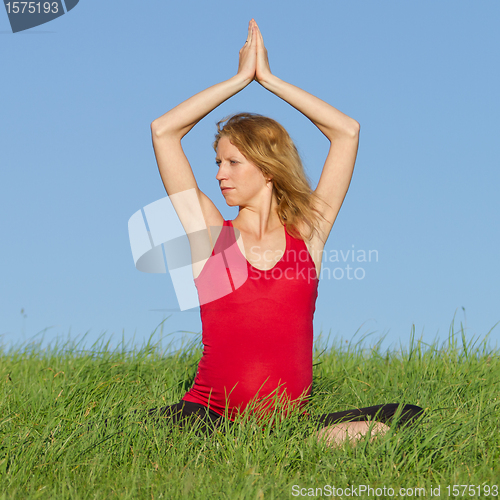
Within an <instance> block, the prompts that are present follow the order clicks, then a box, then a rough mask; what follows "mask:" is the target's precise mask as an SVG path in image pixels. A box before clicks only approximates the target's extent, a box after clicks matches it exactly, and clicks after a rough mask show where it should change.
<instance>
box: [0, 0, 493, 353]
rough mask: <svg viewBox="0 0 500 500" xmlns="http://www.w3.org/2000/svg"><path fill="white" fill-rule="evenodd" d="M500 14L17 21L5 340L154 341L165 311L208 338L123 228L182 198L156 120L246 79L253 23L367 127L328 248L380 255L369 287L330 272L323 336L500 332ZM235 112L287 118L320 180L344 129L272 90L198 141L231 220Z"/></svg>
mask: <svg viewBox="0 0 500 500" xmlns="http://www.w3.org/2000/svg"><path fill="white" fill-rule="evenodd" d="M499 14H500V4H499V3H498V2H497V1H493V0H490V1H484V2H474V3H472V2H464V1H453V2H452V1H451V0H449V1H443V2H430V1H419V2H402V1H395V0H393V1H377V2H373V1H359V2H358V1H354V2H339V1H332V2H312V3H310V4H308V6H307V7H306V4H305V3H304V2H289V1H287V2H284V1H279V2H263V1H256V2H248V3H246V2H245V3H243V2H229V1H221V2H217V3H216V4H214V3H209V2H201V1H199V2H183V3H181V2H158V1H157V2H147V3H145V2H138V1H136V2H133V1H128V0H126V1H121V2H96V1H92V0H81V1H80V2H79V4H78V5H77V6H76V7H75V8H74V9H73V10H72V11H71V12H69V13H68V14H66V15H63V16H61V17H59V18H58V19H56V20H54V21H52V22H50V23H47V24H45V25H41V26H39V27H36V28H33V29H31V30H28V31H25V32H20V33H16V34H12V33H10V26H9V23H8V18H7V15H6V13H5V12H3V13H0V43H1V46H2V90H3V92H2V95H3V99H2V106H1V118H2V119H1V121H0V126H1V143H2V146H1V148H0V208H1V216H0V234H1V240H0V258H1V260H0V262H1V264H0V266H1V267H0V343H3V344H4V345H19V344H20V343H22V342H26V341H28V340H29V339H31V338H33V337H34V336H35V335H36V334H39V333H40V332H42V331H44V330H45V334H44V335H45V339H46V341H47V342H49V341H52V340H54V339H56V338H59V339H68V338H71V339H77V338H80V337H81V336H82V335H83V334H85V333H87V340H86V343H87V345H90V344H91V342H92V341H94V340H95V339H97V338H98V337H99V335H101V334H103V333H105V334H106V335H107V336H111V335H113V342H115V343H118V342H119V341H120V340H121V339H122V337H123V338H125V339H126V340H127V341H130V342H134V343H136V344H141V343H142V342H143V341H144V340H145V339H147V338H148V337H149V335H150V334H151V333H152V332H153V331H154V329H155V327H156V326H157V325H158V324H159V323H160V322H161V321H162V320H163V319H165V318H167V317H168V319H167V320H166V321H165V323H164V330H163V331H164V333H165V334H166V333H170V332H172V336H171V337H170V338H175V339H179V338H180V337H181V336H182V335H183V334H182V333H181V332H182V331H187V332H194V333H197V332H200V331H201V323H200V320H199V313H198V312H197V311H196V310H195V311H185V312H182V313H181V312H172V311H163V310H165V309H178V304H177V301H176V297H175V294H174V289H173V286H172V282H171V280H170V278H169V276H168V275H167V274H163V275H162V274H145V273H141V272H139V271H137V270H136V269H135V267H134V262H133V259H132V254H131V249H130V243H129V239H128V229H127V223H128V219H129V218H130V217H131V216H132V214H133V213H135V212H136V211H137V210H139V209H141V208H142V207H144V206H145V205H148V204H150V203H152V202H154V201H156V200H158V199H160V198H162V197H164V196H165V191H164V188H163V185H162V182H161V179H160V176H159V174H158V170H157V166H156V162H155V157H154V152H153V148H152V144H151V135H150V124H151V122H152V121H153V120H154V119H155V118H157V117H158V116H160V115H162V114H163V113H165V112H166V111H168V110H169V109H170V108H172V107H174V106H175V105H177V104H178V103H179V102H181V101H182V100H184V99H187V98H188V97H190V96H191V95H193V94H194V93H196V92H199V91H200V90H202V89H204V88H206V87H208V86H210V85H213V84H215V83H217V82H219V81H222V80H225V79H227V78H230V77H231V76H233V75H234V73H235V72H236V70H237V65H238V51H239V49H240V48H241V46H242V45H243V43H244V41H245V39H246V30H247V25H248V21H249V20H250V19H251V18H252V17H254V18H255V19H256V20H257V22H258V23H259V26H260V28H261V31H262V33H263V35H264V40H265V43H266V46H267V49H268V52H269V59H270V63H271V69H272V70H273V72H274V73H275V74H276V75H277V76H279V77H280V78H282V79H283V80H286V81H289V82H290V83H293V84H294V85H297V86H299V87H301V88H304V89H305V90H307V91H309V92H311V93H313V94H315V95H317V96H318V97H320V98H321V99H323V100H325V101H327V102H329V103H330V104H332V105H333V106H335V107H337V108H338V109H340V110H341V111H343V112H344V113H346V114H348V115H349V116H352V117H353V118H355V119H356V120H357V121H358V122H359V123H360V124H361V136H360V145H359V152H358V160H357V163H356V168H355V172H354V176H353V180H352V183H351V187H350V190H349V192H348V195H347V197H346V200H345V202H344V206H343V207H342V210H341V212H340V214H339V217H338V219H337V222H336V224H335V226H334V228H333V230H332V233H331V235H330V239H329V240H328V243H327V247H326V249H325V250H326V251H327V252H333V251H335V250H336V251H338V252H340V251H342V252H344V254H345V253H346V252H347V251H348V250H351V251H352V249H355V250H356V251H357V250H364V251H369V250H376V252H377V255H378V259H377V260H376V261H375V260H372V262H367V263H363V264H362V267H363V270H364V278H363V279H352V280H348V279H347V277H346V276H344V278H343V279H334V278H331V279H323V280H322V281H321V282H320V285H319V298H318V301H317V304H316V315H315V334H316V335H319V334H320V333H321V332H322V333H323V335H328V333H329V332H330V335H331V338H334V337H337V338H340V337H342V338H343V339H344V340H350V339H352V338H353V336H354V334H355V333H356V331H358V330H359V332H358V334H357V336H356V337H354V339H355V340H356V339H358V338H360V337H361V336H363V335H365V334H371V336H370V337H369V339H373V341H374V340H376V339H379V338H380V337H382V336H385V342H384V346H386V347H393V348H396V347H398V346H399V345H400V344H402V345H407V344H408V341H409V337H410V332H411V329H412V325H415V331H416V335H417V337H420V336H423V338H424V340H425V341H427V342H432V341H433V340H434V339H435V338H436V337H438V338H439V339H441V340H445V339H446V337H447V334H448V330H449V328H450V324H451V322H452V319H453V317H454V316H455V315H456V320H455V322H456V325H459V324H460V322H462V323H464V325H465V326H466V335H467V338H468V339H473V338H483V337H484V335H485V334H486V333H487V332H488V331H489V330H490V329H491V328H492V327H493V326H494V325H495V324H496V323H497V322H498V321H500V307H499V304H500V287H499V277H500V272H499V264H498V260H497V259H498V253H499V252H498V249H499V248H500V237H499V221H498V219H499V213H500V201H499V197H498V186H499V185H500V173H499V163H500V162H499V157H500V142H499V141H498V133H499V131H500V126H499V124H498V116H499V114H500V113H499V112H500V98H499V89H500V72H499V66H498V47H499V46H500V34H499V32H498V19H499ZM238 111H250V112H257V113H261V114H264V115H268V116H271V117H272V118H275V119H276V120H278V121H279V122H280V123H282V124H283V125H284V126H285V127H286V128H287V130H288V131H289V133H290V135H291V136H292V138H293V139H294V140H295V142H296V144H297V147H298V149H299V151H300V153H301V154H302V158H303V161H304V164H305V167H306V169H307V173H308V175H309V177H310V179H311V181H312V184H313V187H316V184H317V182H318V180H319V176H320V173H321V168H322V166H323V162H324V159H325V157H326V154H327V152H328V146H329V144H328V141H327V140H326V138H325V137H323V136H322V134H321V133H320V132H319V130H317V129H316V128H315V127H314V125H313V124H312V123H311V122H309V120H308V119H307V118H305V117H304V116H302V115H301V114H300V113H299V112H297V111H296V110H295V109H293V108H292V107H290V106H289V105H288V104H286V103H285V102H283V101H281V100H280V99H278V98H277V97H275V96H274V95H272V94H271V93H269V92H268V91H267V90H265V89H264V88H262V87H260V86H259V85H258V84H257V83H255V82H254V83H252V84H251V85H250V86H249V87H247V88H246V89H245V90H243V91H242V92H241V93H239V94H238V95H236V96H234V97H233V98H232V99H230V100H229V101H227V102H226V103H224V104H223V105H221V106H220V107H219V108H217V109H216V110H214V111H213V112H212V113H210V114H209V115H208V116H207V117H206V118H205V119H204V120H203V121H202V122H200V123H199V124H198V125H197V126H196V127H195V128H194V129H193V130H192V131H191V132H190V134H189V135H188V136H187V137H186V138H185V139H184V141H183V146H184V150H185V152H186V155H187V157H188V159H189V160H190V162H191V165H192V167H193V170H194V172H195V175H196V177H197V179H198V183H199V185H200V187H201V189H202V190H203V191H204V192H205V193H206V194H207V195H208V196H210V197H211V198H212V200H214V202H215V204H216V205H217V206H218V207H219V210H220V211H221V213H222V215H223V216H224V217H225V218H226V219H233V218H234V217H236V215H237V209H236V208H231V207H227V206H226V205H225V202H224V199H223V197H222V195H221V194H220V191H219V189H218V183H217V181H216V179H215V175H216V167H215V164H214V152H213V150H212V148H211V143H212V141H213V136H214V132H215V123H216V122H217V121H218V120H220V119H221V118H222V117H224V116H227V115H229V114H230V113H234V112H238ZM372 255H374V254H372ZM346 264H347V263H343V262H337V263H330V264H328V265H329V266H330V267H331V269H332V270H333V269H334V268H335V267H344V268H345V266H346ZM350 264H351V266H353V265H356V264H353V263H350ZM324 266H325V264H324ZM356 267H359V266H357V265H356ZM360 274H361V273H358V276H359V275H360ZM339 275H340V273H339V272H337V276H339ZM462 308H464V309H465V313H464V310H463V309H462ZM21 309H23V310H24V315H22V314H21ZM186 335H188V337H189V335H192V334H186ZM490 338H491V341H492V343H493V344H495V343H496V342H498V339H500V325H499V326H498V327H497V328H496V329H494V330H493V332H492V333H491V336H490Z"/></svg>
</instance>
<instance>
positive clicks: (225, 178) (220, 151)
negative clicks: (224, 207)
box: [215, 137, 272, 206]
mask: <svg viewBox="0 0 500 500" xmlns="http://www.w3.org/2000/svg"><path fill="white" fill-rule="evenodd" d="M215 161H216V163H217V164H218V165H219V171H218V173H217V175H216V179H217V180H218V181H219V186H220V188H221V191H222V195H223V196H224V198H225V199H226V203H227V204H228V205H229V206H242V205H247V204H257V205H260V201H261V199H262V201H263V198H262V197H263V195H264V194H265V193H266V192H267V191H268V190H269V189H272V185H269V184H268V183H267V182H266V179H265V177H264V175H263V174H262V171H261V170H260V169H259V168H258V167H257V166H256V165H255V164H254V163H252V162H250V161H248V160H247V159H246V158H245V157H244V156H243V155H242V154H241V153H240V152H239V150H238V148H237V147H236V146H234V145H233V144H231V141H230V140H229V138H228V137H221V139H219V143H218V144H217V154H216V157H215ZM226 188H228V189H226Z"/></svg>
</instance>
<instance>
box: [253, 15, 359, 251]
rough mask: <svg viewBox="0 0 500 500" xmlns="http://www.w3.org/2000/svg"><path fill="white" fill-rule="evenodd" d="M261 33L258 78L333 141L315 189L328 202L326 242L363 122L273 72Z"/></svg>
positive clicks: (324, 209) (325, 208)
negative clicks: (281, 78)
mask: <svg viewBox="0 0 500 500" xmlns="http://www.w3.org/2000/svg"><path fill="white" fill-rule="evenodd" d="M254 22H255V21H254ZM257 35H258V36H257V67H256V73H255V79H256V80H257V81H258V82H259V83H260V84H261V85H262V86H263V87H265V88H266V89H267V90H269V91H270V92H272V93H273V94H275V95H277V96H278V97H280V98H281V99H283V100H284V101H286V102H287V103H288V104H290V105H291V106H293V107H294V108H295V109H297V110H298V111H300V112H301V113H302V114H304V115H305V116H306V117H307V118H309V119H310V120H311V121H312V122H313V123H314V125H316V126H317V127H318V128H319V130H321V132H322V133H323V134H324V135H325V136H326V137H327V139H328V140H329V141H330V151H329V152H328V156H327V158H326V161H325V165H324V167H323V171H322V172H321V177H320V179H319V182H318V186H317V188H316V189H315V191H314V193H315V194H316V195H317V197H318V198H319V199H320V200H321V201H323V202H324V203H325V205H323V203H322V204H321V207H317V209H318V210H319V211H320V213H321V214H322V215H323V217H325V219H326V221H322V223H320V233H322V234H321V235H320V236H321V239H322V240H323V242H325V241H326V239H327V238H328V235H329V234H330V230H331V228H332V226H333V223H334V222H335V219H336V218H337V214H338V212H339V210H340V207H341V206H342V203H343V201H344V198H345V195H346V193H347V190H348V189H349V184H350V182H351V177H352V172H353V170H354V163H355V162H356V155H357V152H358V141H359V123H358V122H357V121H356V120H354V119H352V118H350V117H349V116H347V115H345V114H344V113H342V112H340V111H339V110H338V109H335V108H334V107H333V106H330V104H328V103H326V102H324V101H322V100H321V99H318V98H317V97H315V96H313V95H312V94H309V93H308V92H306V91H305V90H302V89H300V88H298V87H295V86H294V85H291V84H290V83H287V82H285V81H283V80H280V79H279V78H278V77H277V76H275V75H273V74H272V73H271V69H270V67H269V61H268V57H267V50H266V48H265V46H264V40H263V38H262V34H261V32H260V30H259V29H258V26H257Z"/></svg>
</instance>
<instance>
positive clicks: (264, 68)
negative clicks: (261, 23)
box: [253, 21, 272, 84]
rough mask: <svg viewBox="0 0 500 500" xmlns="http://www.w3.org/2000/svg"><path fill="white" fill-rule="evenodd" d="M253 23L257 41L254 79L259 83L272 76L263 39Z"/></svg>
mask: <svg viewBox="0 0 500 500" xmlns="http://www.w3.org/2000/svg"><path fill="white" fill-rule="evenodd" d="M253 22H254V25H255V28H256V31H255V38H256V41H257V66H256V68H255V79H256V80H257V81H258V82H259V83H261V84H262V83H263V82H265V81H266V80H268V79H269V77H270V76H272V73H271V68H270V67H269V59H268V57H267V49H266V47H265V46H264V39H263V38H262V33H261V32H260V29H259V27H258V26H257V23H256V22H255V21H253Z"/></svg>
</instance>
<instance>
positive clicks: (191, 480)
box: [0, 325, 500, 500]
mask: <svg viewBox="0 0 500 500" xmlns="http://www.w3.org/2000/svg"><path fill="white" fill-rule="evenodd" d="M157 335H158V332H154V334H153V335H152V337H151V339H150V341H149V342H148V343H147V344H145V345H144V346H143V347H141V348H132V347H130V346H127V344H126V343H125V342H122V343H121V344H120V345H119V346H118V347H114V348H111V347H110V346H111V344H110V341H109V340H108V341H105V340H104V339H101V340H100V341H99V342H98V343H96V344H94V345H93V346H92V348H91V349H88V350H85V349H82V348H81V346H80V344H78V343H71V342H67V343H65V344H64V343H58V344H54V345H52V346H49V347H44V348H42V347H41V343H37V342H32V343H31V344H29V345H25V346H23V347H22V348H15V349H6V348H3V349H0V390H1V398H0V409H1V411H0V499H14V498H15V499H19V498H22V499H24V498H30V499H31V498H33V499H37V498H51V499H94V498H96V499H97V498H98V499H105V498H110V499H111V498H123V499H128V498H130V499H136V498H141V499H142V498H144V499H157V498H168V499H178V498H179V499H180V498H190V499H198V498H199V499H212V498H213V499H216V498H217V499H219V498H224V499H225V498H227V499H257V500H258V499H282V498H304V497H307V498H349V497H352V496H357V497H358V498H393V497H395V496H402V495H403V494H404V495H405V496H411V497H419V498H422V497H431V496H432V497H442V498H448V497H460V498H479V497H480V498H484V497H486V498H490V497H491V498H496V497H498V486H499V485H500V461H499V454H500V433H499V432H498V427H499V421H498V411H499V409H500V408H499V401H500V400H499V398H500V393H499V390H498V389H499V388H498V383H499V382H500V358H499V353H498V351H496V350H494V349H492V348H490V347H489V345H488V342H487V337H486V338H485V339H483V340H481V341H479V340H476V341H474V340H471V341H467V340H466V337H465V334H464V331H463V328H457V329H456V330H455V329H454V326H453V325H452V327H451V329H450V333H449V335H448V338H447V339H446V340H445V341H443V342H442V343H438V342H437V341H436V342H435V343H434V344H432V345H427V344H424V343H423V342H422V341H419V340H416V339H415V335H414V332H412V337H411V341H410V345H409V347H408V348H401V349H398V350H394V351H383V350H382V349H381V347H380V341H378V342H375V343H374V344H372V345H370V346H367V341H366V340H367V339H364V341H363V342H361V341H360V342H357V343H353V342H345V341H338V342H335V343H333V345H331V344H330V346H329V347H325V343H324V342H322V341H321V339H320V340H318V341H317V342H316V344H315V350H314V386H313V395H312V398H311V402H310V404H309V406H308V411H309V412H310V413H318V414H320V413H328V412H333V411H341V410H345V409H349V408H353V407H363V406H371V405H374V404H381V403H394V402H403V403H410V404H417V405H419V406H421V407H423V408H424V409H425V414H424V416H423V417H422V419H421V420H420V423H419V425H417V426H414V427H411V428H402V429H399V430H396V429H394V428H391V430H390V431H389V432H388V433H387V434H386V435H384V436H383V437H378V438H377V439H375V440H370V439H369V437H368V436H367V437H366V438H364V439H363V440H361V441H360V442H358V443H357V445H356V446H352V445H351V444H345V445H343V446H341V447H340V448H329V447H327V446H326V445H325V444H324V443H321V442H318V441H317V439H315V438H314V435H313V431H312V429H308V428H307V424H304V423H303V422H300V421H299V418H298V415H293V416H291V417H289V418H287V419H284V420H280V419H277V421H276V422H275V424H274V425H273V426H268V427H266V428H264V429H263V428H262V426H259V425H257V423H256V422H255V421H252V420H251V419H249V420H246V421H244V422H242V423H240V424H239V425H237V426H234V427H232V428H227V429H221V430H220V432H216V433H215V434H213V435H210V436H207V435H203V434H202V433H200V432H197V431H196V429H195V428H193V429H191V430H186V429H184V430H182V429H179V428H176V427H175V426H170V425H167V424H164V423H158V422H151V421H148V420H147V419H144V418H141V415H144V412H146V411H147V410H148V409H150V408H155V407H159V406H165V405H167V404H173V403H176V402H178V401H179V400H180V399H181V397H182V395H183V394H184V392H185V391H186V390H187V389H188V388H189V387H190V385H191V384H192V381H193V379H194V376H195V373H196V367H197V363H198V361H199V359H200V357H201V352H202V350H201V344H200V338H199V337H197V338H196V339H195V341H194V342H191V343H185V344H184V345H183V346H182V347H181V348H180V349H177V350H175V351H173V350H172V349H171V348H168V346H167V347H164V346H163V344H164V342H163V341H157V342H155V341H154V340H153V339H154V338H156V336H157ZM118 417H122V418H118ZM455 485H457V486H455ZM459 485H460V486H459ZM464 486H466V487H465V488H464ZM360 488H361V489H360ZM370 488H371V489H370ZM401 488H403V490H401ZM353 489H354V492H355V495H353Z"/></svg>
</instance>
